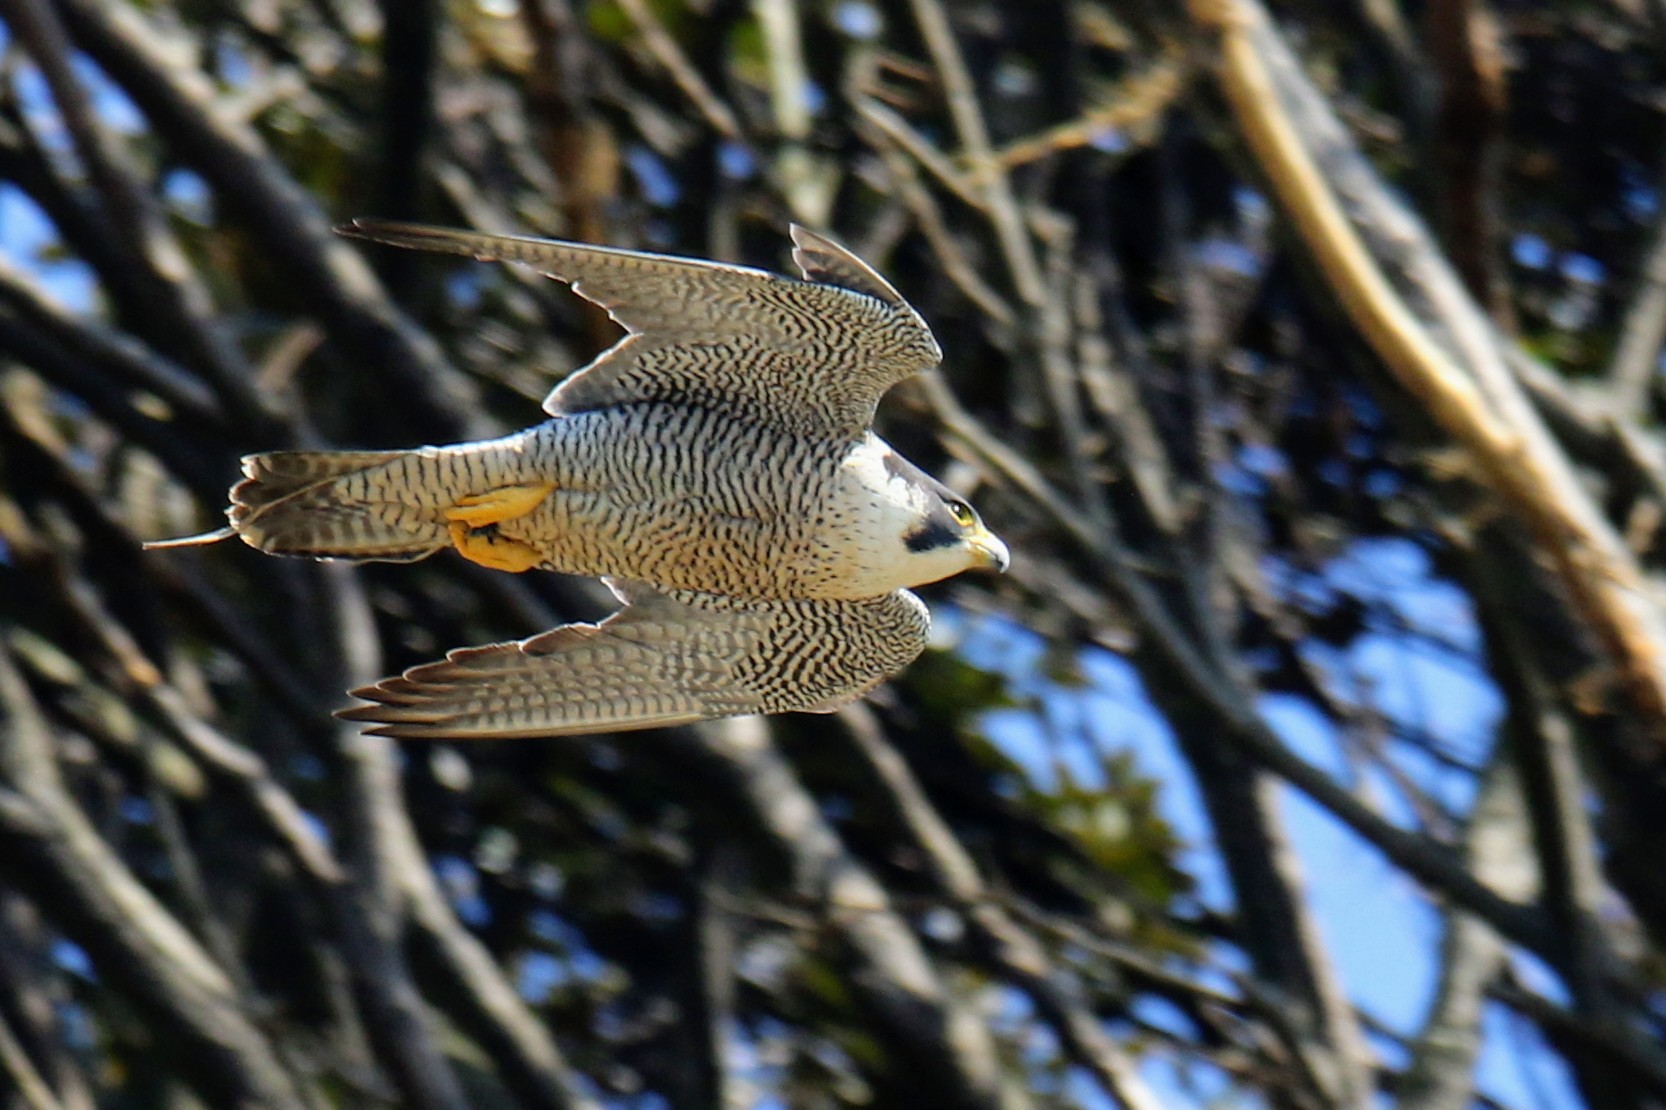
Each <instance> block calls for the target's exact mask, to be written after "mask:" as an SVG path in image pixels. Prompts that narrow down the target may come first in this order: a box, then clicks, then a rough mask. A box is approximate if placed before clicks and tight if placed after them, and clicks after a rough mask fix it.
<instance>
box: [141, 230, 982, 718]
mask: <svg viewBox="0 0 1666 1110" xmlns="http://www.w3.org/2000/svg"><path fill="white" fill-rule="evenodd" d="M338 230H340V231H341V232H342V233H343V234H345V235H348V236H352V237H356V238H361V239H369V240H373V241H376V242H379V243H387V244H391V245H393V246H397V247H409V248H413V249H417V250H430V251H444V252H449V253H452V254H460V255H468V256H472V257H474V258H477V259H482V260H493V261H500V262H519V263H524V264H526V265H528V266H531V267H533V268H534V269H536V270H538V271H540V272H542V273H544V274H546V275H548V276H550V277H552V278H555V279H557V280H558V281H564V282H566V283H568V284H569V285H571V286H572V288H573V291H574V292H576V293H578V294H579V295H580V296H582V297H584V298H586V299H587V300H590V301H593V302H594V303H596V304H598V305H600V306H601V307H603V308H605V309H606V310H607V312H608V314H609V315H610V316H611V317H612V318H613V319H614V320H616V321H617V322H618V323H619V324H620V325H622V326H623V327H624V329H625V331H626V332H627V333H628V334H627V335H626V336H625V337H624V338H623V339H621V340H620V341H619V342H618V343H617V344H615V345H614V346H613V347H611V348H609V349H608V350H607V351H605V352H604V353H603V354H602V355H600V356H599V357H598V358H597V359H596V360H595V361H594V362H592V363H590V364H589V365H588V366H586V367H584V368H583V369H582V370H579V371H578V372H576V373H574V374H573V375H571V376H570V377H569V378H567V379H566V380H565V381H564V382H562V383H561V384H560V385H559V386H557V387H556V388H555V390H554V391H553V392H551V393H550V395H549V397H548V398H546V399H545V401H544V411H545V412H546V413H548V414H549V416H550V419H549V420H547V421H545V422H543V423H541V424H538V425H537V426H535V427H532V428H529V429H527V430H525V431H522V432H517V433H515V434H514V435H510V436H506V437H505V438H503V439H497V440H492V441H489V442H484V443H461V444H457V445H454V446H450V447H421V448H416V449H414V450H406V451H328V452H325V451H274V452H269V453H265V454H259V455H250V456H248V457H247V458H245V459H244V460H243V474H244V479H243V481H241V482H240V483H239V484H238V485H237V486H235V487H234V488H233V489H232V491H231V508H230V509H229V510H227V515H228V517H229V518H230V526H229V527H227V528H222V529H220V530H219V531H218V532H211V533H208V534H206V535H203V536H196V537H190V538H188V539H185V540H175V541H167V542H166V543H164V544H161V545H153V546H169V545H182V544H191V543H207V542H213V541H215V540H218V539H224V538H226V537H229V536H231V535H236V536H237V537H239V538H240V539H242V540H243V542H245V543H247V544H249V545H250V546H252V547H256V548H258V549H260V550H261V551H265V552H268V553H271V554H274V555H303V556H311V557H314V558H330V559H352V560H385V561H393V562H409V561H414V560H417V559H423V558H426V557H427V556H429V555H432V554H434V553H435V552H437V551H440V550H441V549H443V548H447V547H453V548H456V549H457V551H458V552H460V553H461V554H462V555H463V557H464V558H467V559H471V560H473V561H474V562H477V563H481V564H483V565H485V566H488V567H492V568H494V569H498V570H506V571H512V572H520V571H526V570H531V569H533V568H538V569H542V570H553V571H560V572H563V573H567V574H586V575H600V576H602V577H603V578H604V580H605V581H606V582H607V584H608V586H609V587H610V588H611V589H612V590H613V592H614V593H615V594H616V595H617V596H618V597H619V599H620V601H621V602H623V603H624V607H623V608H621V609H620V610H619V611H618V612H616V613H615V614H613V616H611V617H609V618H608V619H607V620H604V621H602V622H601V623H600V624H593V625H592V624H570V625H564V626H562V627H559V628H556V629H553V630H552V631H549V632H545V633H543V634H542V635H538V636H533V637H532V638H530V639H527V640H521V641H518V642H514V643H504V644H492V645H489V646H486V647H475V648H460V649H457V650H455V651H452V652H450V653H449V654H448V655H447V656H446V658H445V659H444V660H443V661H441V662H436V663H428V664H425V665H423V666H419V667H414V668H412V669H410V670H408V671H406V672H405V673H404V674H403V675H401V676H399V677H397V678H389V679H385V680H383V681H381V682H379V683H377V684H376V685H374V686H368V687H365V688H363V689H360V690H355V691H353V696H354V697H356V698H359V699H362V700H363V701H365V702H367V703H369V704H366V705H361V706H357V707H354V708H351V709H346V710H342V711H341V713H340V715H341V716H343V717H346V718H348V719H350V720H355V721H366V722H371V723H372V724H374V725H375V726H376V727H374V728H372V730H371V731H372V732H375V733H380V734H384V735H388V736H399V737H428V738H459V739H466V738H478V739H489V738H507V737H527V736H554V735H562V734H567V733H584V732H613V731H623V730H626V729H638V728H651V727H656V726H662V725H674V724H685V723H689V722H692V721H698V720H703V719H707V718H712V717H724V716H734V715H738V714H745V713H780V712H787V711H805V712H812V713H814V712H827V711H829V710H832V709H834V708H837V707H838V706H840V705H842V704H844V703H846V702H848V701H852V700H854V699H856V698H858V697H861V696H862V695H863V694H865V693H867V692H868V691H869V690H872V689H873V688H874V687H875V686H877V685H879V684H880V683H881V682H883V681H884V680H885V679H887V678H889V677H890V676H891V675H893V674H895V673H897V672H898V671H899V670H901V669H902V668H903V667H905V666H907V665H908V664H909V663H910V662H912V661H913V660H914V658H915V657H916V656H918V655H919V654H920V652H921V651H922V650H924V648H925V645H926V632H927V628H928V626H929V624H930V617H929V615H928V613H927V611H926V607H925V605H924V604H923V603H922V602H921V601H920V600H919V598H917V597H915V596H914V595H913V594H912V593H910V592H909V591H908V589H907V587H909V586H916V585H920V584H923V583H926V582H934V581H937V580H938V579H942V578H947V577H949V576H950V575H953V574H958V573H959V572H961V571H963V570H968V569H971V568H978V567H984V568H991V569H994V570H997V571H1000V570H1005V569H1006V566H1007V549H1006V546H1005V545H1004V544H1003V543H1002V542H1001V541H1000V539H999V538H997V537H996V536H995V535H994V534H993V533H991V532H990V531H989V530H988V529H987V528H985V527H984V525H983V523H982V521H980V520H979V519H978V514H977V513H976V512H975V511H973V509H972V507H971V506H970V505H968V504H967V503H966V502H965V501H964V500H962V499H961V498H959V497H957V496H956V495H955V494H954V493H953V492H952V491H950V490H949V489H948V488H947V487H946V486H944V485H943V484H942V483H940V482H938V481H936V480H935V479H933V478H931V477H930V476H929V475H927V474H925V473H924V472H922V471H921V470H920V469H919V468H917V467H915V466H914V465H913V464H912V463H910V462H908V460H906V459H904V458H903V457H902V456H900V455H898V454H897V452H896V451H895V450H894V449H893V448H892V447H891V446H890V445H889V444H887V443H885V441H884V440H882V439H880V438H879V437H878V436H876V435H875V434H874V433H873V429H872V424H873V416H874V409H875V407H876V406H877V404H878V403H879V399H880V397H881V396H882V395H883V394H884V393H885V391H886V390H888V389H890V388H891V386H893V385H895V384H896V383H898V382H900V381H902V380H903V379H904V378H907V377H910V376H911V375H913V374H917V373H919V372H921V371H923V370H927V369H930V368H931V367H933V366H935V365H936V364H937V363H938V361H939V360H940V359H941V357H942V352H941V350H940V349H939V348H938V346H937V341H936V340H935V339H934V338H933V337H932V334H931V330H930V329H929V328H928V327H927V326H926V324H925V321H924V320H922V319H921V318H920V316H919V314H918V313H916V312H915V311H914V309H913V308H912V307H910V306H909V304H908V303H907V302H906V301H904V300H903V299H902V297H901V296H900V295H899V294H898V293H897V291H896V290H895V289H893V288H892V287H891V285H890V284H889V283H888V282H887V281H886V280H885V279H884V278H882V277H880V276H879V274H877V273H876V272H874V270H873V269H872V268H871V267H869V266H868V265H867V264H866V263H865V262H863V261H862V260H861V259H859V258H857V257H856V256H855V255H854V254H851V253H850V252H849V251H848V250H846V249H845V248H843V247H841V246H839V245H838V244H837V243H835V242H833V241H832V240H830V239H827V238H824V237H823V236H821V235H817V234H816V233H814V232H811V231H807V230H805V229H804V228H802V227H797V226H794V227H793V228H792V239H793V244H794V250H793V260H794V261H795V262H796V263H797V264H798V267H799V269H800V270H802V271H803V274H804V277H803V280H799V279H796V278H790V277H784V276H781V275H778V274H772V273H768V272H766V271H763V270H755V269H750V268H747V267H742V266H730V265H724V264H722V263H717V262H705V261H699V260H695V259H686V258H673V257H668V256H664V255H656V254H645V253H641V252H637V251H628V250H618V249H612V248H607V247H596V246H587V245H584V244H579V243H565V242H558V241H554V240H545V239H530V238H519V237H512V236H501V235H483V234H476V233H473V232H467V231H453V230H448V229H444V228H436V227H427V226H422V225H417V224H403V223H390V222H384V221H379V220H362V219H361V220H356V221H354V222H353V223H352V224H350V225H346V226H344V227H342V228H340V229H338Z"/></svg>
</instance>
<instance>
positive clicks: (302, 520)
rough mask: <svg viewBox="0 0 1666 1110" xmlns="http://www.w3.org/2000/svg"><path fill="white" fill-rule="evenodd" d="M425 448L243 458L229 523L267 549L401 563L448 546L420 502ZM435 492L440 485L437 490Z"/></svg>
mask: <svg viewBox="0 0 1666 1110" xmlns="http://www.w3.org/2000/svg"><path fill="white" fill-rule="evenodd" d="M433 454H434V453H433V452H428V451H271V452H268V453H266V454H263V455H249V456H246V457H245V458H244V459H243V480H242V481H241V482H239V483H237V485H235V486H233V487H232V490H231V509H230V511H229V513H228V514H227V515H229V516H230V517H231V527H232V529H233V530H234V531H236V533H237V534H238V536H239V537H241V538H242V540H243V542H244V543H246V544H248V545H249V546H250V547H258V548H259V549H260V550H262V551H264V552H267V553H268V554H271V555H310V556H313V557H314V558H327V559H375V560H382V561H386V562H397V563H406V562H413V561H415V560H417V559H423V558H426V557H428V556H429V555H432V554H433V553H434V552H436V551H438V550H440V549H441V548H443V547H445V546H447V545H448V544H449V542H450V539H449V536H448V534H447V532H446V522H445V517H444V516H443V515H442V514H441V512H440V511H439V507H438V505H436V504H434V503H432V502H428V503H424V502H425V498H423V496H422V495H423V492H424V491H425V490H426V489H428V488H430V483H427V482H424V481H422V478H423V477H425V476H426V475H424V474H423V473H422V472H423V471H425V470H427V469H428V466H427V465H424V464H430V465H431V464H432V462H433V461H434V459H433V458H432V455H433ZM435 492H436V493H437V492H438V491H435Z"/></svg>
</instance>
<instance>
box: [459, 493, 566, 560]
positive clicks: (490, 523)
mask: <svg viewBox="0 0 1666 1110" xmlns="http://www.w3.org/2000/svg"><path fill="white" fill-rule="evenodd" d="M554 489H555V485H554V483H548V482H546V483H545V484H543V485H537V486H500V487H499V488H497V489H492V490H487V491H486V492H485V493H471V494H469V495H468V496H467V497H462V498H459V499H458V501H457V504H456V505H454V506H452V507H451V508H449V509H447V510H446V511H445V518H446V520H448V521H450V522H451V523H450V526H449V530H450V532H451V542H452V544H454V545H455V546H456V548H457V550H458V552H459V553H460V554H461V555H462V556H463V558H465V559H468V560H469V561H470V562H475V563H479V564H480V565H481V566H483V567H491V568H492V569H493V570H506V571H508V572H509V573H510V574H519V573H521V572H522V571H525V570H531V569H532V568H533V567H535V566H537V565H538V564H539V563H541V562H543V561H544V557H543V556H542V555H540V554H538V551H537V550H536V549H535V548H534V547H532V545H530V544H527V543H523V542H522V541H520V540H517V539H512V538H510V537H509V536H504V535H500V534H499V533H498V530H497V525H499V524H502V523H503V522H504V521H506V520H514V519H515V518H517V517H523V516H525V515H526V514H527V513H530V512H531V511H532V510H533V509H536V508H537V507H538V506H539V505H540V504H542V503H543V500H544V498H546V497H548V496H549V495H550V493H551V491H553V490H554Z"/></svg>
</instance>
